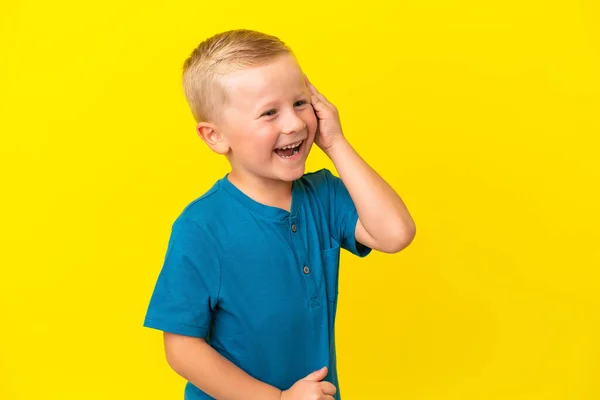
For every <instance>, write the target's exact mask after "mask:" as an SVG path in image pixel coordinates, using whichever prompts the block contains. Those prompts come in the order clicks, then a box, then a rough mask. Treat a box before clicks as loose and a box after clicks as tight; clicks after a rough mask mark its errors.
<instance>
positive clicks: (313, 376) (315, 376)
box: [304, 367, 327, 382]
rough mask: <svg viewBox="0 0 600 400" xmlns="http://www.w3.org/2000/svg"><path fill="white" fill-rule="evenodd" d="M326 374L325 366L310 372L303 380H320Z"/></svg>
mask: <svg viewBox="0 0 600 400" xmlns="http://www.w3.org/2000/svg"><path fill="white" fill-rule="evenodd" d="M326 376H327V367H323V368H321V369H320V370H318V371H314V372H311V373H310V374H308V376H307V377H306V378H304V380H307V381H313V382H320V381H322V380H323V379H325V377H326Z"/></svg>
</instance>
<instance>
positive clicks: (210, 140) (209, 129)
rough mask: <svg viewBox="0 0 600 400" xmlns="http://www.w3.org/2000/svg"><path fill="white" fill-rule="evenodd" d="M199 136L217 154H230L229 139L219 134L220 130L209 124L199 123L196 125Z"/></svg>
mask: <svg viewBox="0 0 600 400" xmlns="http://www.w3.org/2000/svg"><path fill="white" fill-rule="evenodd" d="M196 132H198V136H200V138H201V139H202V140H204V142H205V143H206V144H207V145H208V147H210V149H211V150H212V151H214V152H215V153H217V154H227V153H228V152H229V143H228V142H227V139H225V137H224V136H223V135H222V134H221V132H219V130H218V128H217V127H216V126H215V125H213V124H211V123H209V122H198V125H196Z"/></svg>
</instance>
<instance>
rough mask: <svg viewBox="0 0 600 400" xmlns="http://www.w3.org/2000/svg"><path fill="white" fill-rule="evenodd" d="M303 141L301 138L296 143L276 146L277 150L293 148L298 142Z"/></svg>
mask: <svg viewBox="0 0 600 400" xmlns="http://www.w3.org/2000/svg"><path fill="white" fill-rule="evenodd" d="M302 142H303V140H301V141H299V142H297V143H292V144H289V145H287V146H283V147H278V148H277V150H285V149H293V148H294V147H298V146H300V144H301V143H302Z"/></svg>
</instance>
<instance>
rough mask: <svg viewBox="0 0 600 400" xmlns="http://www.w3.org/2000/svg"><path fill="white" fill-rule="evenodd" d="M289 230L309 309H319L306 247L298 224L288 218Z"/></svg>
mask: <svg viewBox="0 0 600 400" xmlns="http://www.w3.org/2000/svg"><path fill="white" fill-rule="evenodd" d="M289 229H290V230H291V233H290V235H291V239H292V244H293V246H294V250H295V252H296V255H297V257H298V260H297V261H298V263H299V265H298V267H299V268H300V273H301V274H302V276H303V277H304V280H305V282H306V288H307V291H308V292H307V295H308V302H309V304H310V307H319V306H320V305H321V303H320V302H319V291H318V285H317V280H316V277H315V276H314V273H313V271H312V269H311V267H310V264H309V260H308V259H307V254H306V246H305V244H304V241H303V240H302V235H301V234H300V232H299V228H298V223H297V222H296V220H295V218H293V217H292V218H290V224H289Z"/></svg>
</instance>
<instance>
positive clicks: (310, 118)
mask: <svg viewBox="0 0 600 400" xmlns="http://www.w3.org/2000/svg"><path fill="white" fill-rule="evenodd" d="M304 122H305V123H306V126H307V128H308V133H309V134H310V135H314V134H315V133H316V132H317V116H316V115H315V112H314V111H313V108H312V107H310V109H309V110H308V111H307V113H306V116H305V118H304Z"/></svg>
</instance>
